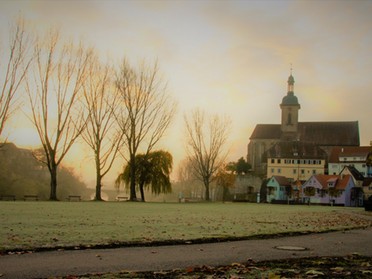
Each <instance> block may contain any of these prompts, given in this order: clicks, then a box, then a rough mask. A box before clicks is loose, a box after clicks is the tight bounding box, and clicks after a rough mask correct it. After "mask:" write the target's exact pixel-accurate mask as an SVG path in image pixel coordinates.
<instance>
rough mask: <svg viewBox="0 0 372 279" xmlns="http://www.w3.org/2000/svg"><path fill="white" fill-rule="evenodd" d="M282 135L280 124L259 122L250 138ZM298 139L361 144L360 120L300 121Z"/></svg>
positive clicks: (339, 144) (346, 144)
mask: <svg viewBox="0 0 372 279" xmlns="http://www.w3.org/2000/svg"><path fill="white" fill-rule="evenodd" d="M281 135H282V131H281V125H280V124H258V125H256V128H255V129H254V130H253V133H252V135H251V137H250V140H256V139H261V140H264V139H276V140H279V139H280V137H281ZM298 140H299V141H302V142H309V143H314V144H317V145H320V146H359V124H358V121H349V122H345V121H344V122H299V123H298Z"/></svg>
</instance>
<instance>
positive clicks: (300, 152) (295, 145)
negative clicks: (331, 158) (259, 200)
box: [263, 141, 327, 181]
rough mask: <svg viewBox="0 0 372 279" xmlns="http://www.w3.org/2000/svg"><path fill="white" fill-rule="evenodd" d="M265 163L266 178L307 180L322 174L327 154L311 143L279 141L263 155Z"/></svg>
mask: <svg viewBox="0 0 372 279" xmlns="http://www.w3.org/2000/svg"><path fill="white" fill-rule="evenodd" d="M263 160H266V162H267V173H266V177H271V176H273V175H280V176H285V177H287V178H288V179H290V180H291V181H296V180H300V181H304V180H308V179H309V178H310V177H311V176H312V175H314V174H324V172H325V168H326V160H327V154H326V152H325V151H324V150H323V149H321V148H320V147H319V146H317V145H315V144H313V143H306V142H300V141H280V142H278V143H276V144H275V145H274V146H273V147H271V148H270V149H269V150H267V151H266V152H265V153H264V154H263Z"/></svg>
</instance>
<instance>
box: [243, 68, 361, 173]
mask: <svg viewBox="0 0 372 279" xmlns="http://www.w3.org/2000/svg"><path fill="white" fill-rule="evenodd" d="M287 83H288V90H287V95H286V96H284V97H283V99H282V103H281V104H280V109H281V123H280V124H257V125H256V127H255V129H254V130H253V132H252V135H251V136H250V138H249V140H250V141H249V144H248V156H247V161H248V163H249V164H251V166H252V169H253V171H255V172H256V173H258V174H266V167H267V161H266V160H265V159H267V158H263V155H264V154H265V152H267V151H268V150H269V149H270V148H272V147H274V146H275V145H276V144H277V143H279V142H290V141H292V142H293V141H296V142H301V143H306V144H312V145H316V146H318V147H320V148H321V149H322V150H324V151H325V152H326V154H327V155H328V156H329V154H330V151H331V149H332V148H334V147H348V146H351V147H356V146H359V124H358V121H342V122H299V110H300V109H301V106H300V104H299V102H298V99H297V97H296V96H295V94H294V83H295V81H294V78H293V76H292V73H291V74H290V76H289V78H288V82H287Z"/></svg>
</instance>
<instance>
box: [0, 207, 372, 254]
mask: <svg viewBox="0 0 372 279" xmlns="http://www.w3.org/2000/svg"><path fill="white" fill-rule="evenodd" d="M362 212H363V208H334V207H321V206H292V205H291V206H288V205H269V204H266V205H262V204H248V203H247V204H234V203H230V204H222V203H200V204H199V203H195V204H171V203H117V202H106V203H94V202H80V203H68V202H58V203H50V202H28V203H24V202H23V203H22V202H14V203H13V202H12V203H0V219H1V221H2V222H1V223H2V228H3V229H2V230H1V232H0V243H1V244H0V245H1V246H0V251H5V250H16V249H23V250H27V249H31V250H32V249H35V248H48V249H50V248H53V247H54V248H64V247H70V248H71V247H73V248H74V247H92V246H95V245H107V246H110V245H113V244H114V245H120V244H123V243H133V242H136V243H142V242H143V243H151V242H154V241H155V242H156V241H170V242H172V241H188V240H196V239H198V240H203V239H206V240H208V239H216V238H218V239H223V238H242V237H251V236H257V235H260V236H262V235H273V234H283V233H299V232H320V231H328V230H340V229H351V228H360V227H366V226H371V225H372V223H371V221H369V220H368V219H366V218H365V217H364V216H363V215H359V214H360V213H362Z"/></svg>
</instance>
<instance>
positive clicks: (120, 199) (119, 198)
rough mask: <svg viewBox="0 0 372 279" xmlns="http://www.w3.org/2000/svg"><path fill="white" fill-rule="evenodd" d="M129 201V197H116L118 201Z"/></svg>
mask: <svg viewBox="0 0 372 279" xmlns="http://www.w3.org/2000/svg"><path fill="white" fill-rule="evenodd" d="M128 199H129V198H128V197H123V196H118V197H116V200H117V201H127V200H128Z"/></svg>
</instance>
